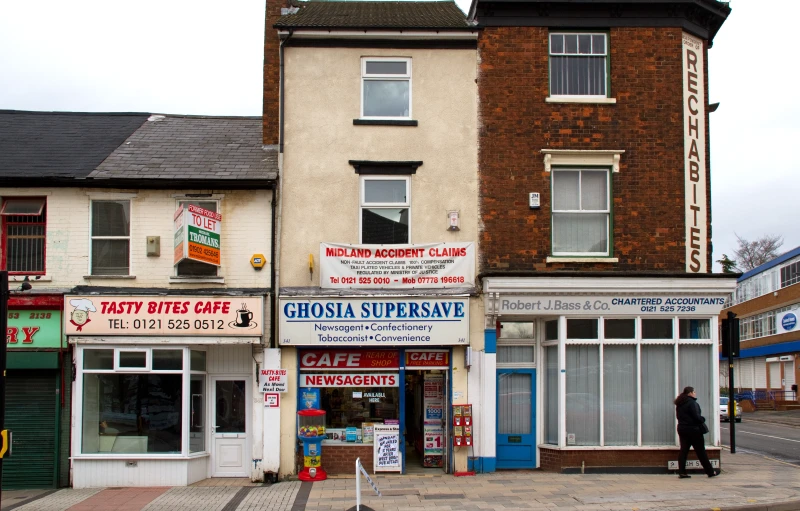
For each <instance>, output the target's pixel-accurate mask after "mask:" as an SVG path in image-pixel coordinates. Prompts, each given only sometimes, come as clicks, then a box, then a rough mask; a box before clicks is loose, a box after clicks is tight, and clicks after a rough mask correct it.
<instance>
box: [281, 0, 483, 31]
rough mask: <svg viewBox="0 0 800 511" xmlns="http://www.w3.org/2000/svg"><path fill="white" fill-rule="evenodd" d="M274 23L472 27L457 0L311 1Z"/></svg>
mask: <svg viewBox="0 0 800 511" xmlns="http://www.w3.org/2000/svg"><path fill="white" fill-rule="evenodd" d="M295 5H296V6H298V8H299V10H298V11H297V12H296V13H295V14H287V15H285V16H281V17H280V18H279V19H278V21H277V22H276V23H275V25H274V27H275V28H278V29H281V28H286V29H288V28H294V29H298V28H307V29H315V28H325V29H328V28H342V29H471V28H473V27H472V25H470V24H469V23H468V22H467V18H466V16H465V15H464V13H463V12H461V9H459V8H458V6H457V5H456V4H455V3H454V2H450V1H442V2H411V1H407V2H383V1H376V2H350V1H308V2H298V3H296V4H295Z"/></svg>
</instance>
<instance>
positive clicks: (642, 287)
mask: <svg viewBox="0 0 800 511" xmlns="http://www.w3.org/2000/svg"><path fill="white" fill-rule="evenodd" d="M735 289H736V279H720V278H703V277H697V278H621V277H601V278H598V277H536V278H531V277H486V278H485V279H484V280H483V292H484V293H500V294H523V293H535V294H549V295H558V294H561V295H563V294H606V293H624V294H636V293H647V294H676V293H679V294H721V295H727V294H730V293H732V292H733V291H734V290H735Z"/></svg>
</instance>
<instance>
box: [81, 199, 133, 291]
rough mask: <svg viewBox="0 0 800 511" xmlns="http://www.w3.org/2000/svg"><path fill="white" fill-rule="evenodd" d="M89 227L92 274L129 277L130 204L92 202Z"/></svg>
mask: <svg viewBox="0 0 800 511" xmlns="http://www.w3.org/2000/svg"><path fill="white" fill-rule="evenodd" d="M90 225H91V241H92V248H91V256H90V263H89V265H90V268H89V269H90V274H91V275H109V276H114V275H129V274H130V269H131V266H130V253H131V201H129V200H93V201H92V207H91V222H90Z"/></svg>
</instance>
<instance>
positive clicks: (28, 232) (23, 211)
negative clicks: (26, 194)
mask: <svg viewBox="0 0 800 511" xmlns="http://www.w3.org/2000/svg"><path fill="white" fill-rule="evenodd" d="M46 209H47V205H46V202H45V199H31V198H24V199H5V200H4V201H3V207H2V210H0V215H2V216H3V268H4V269H5V270H7V271H8V272H9V273H12V274H13V273H25V274H39V275H41V274H44V271H45V266H44V256H45V233H46V230H47V229H46V228H47V223H46V217H47V211H46Z"/></svg>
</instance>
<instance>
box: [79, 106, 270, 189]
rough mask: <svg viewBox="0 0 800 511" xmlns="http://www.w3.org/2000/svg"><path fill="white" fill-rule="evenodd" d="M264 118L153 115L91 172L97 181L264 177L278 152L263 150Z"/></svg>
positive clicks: (214, 179) (259, 179) (202, 179)
mask: <svg viewBox="0 0 800 511" xmlns="http://www.w3.org/2000/svg"><path fill="white" fill-rule="evenodd" d="M261 129H262V124H261V118H260V117H181V116H172V115H166V116H164V115H153V116H152V117H150V120H148V121H147V122H145V123H144V124H143V125H142V126H141V127H140V128H139V129H138V130H136V132H134V133H133V134H132V135H131V136H130V137H128V139H127V140H126V141H125V142H124V143H123V144H122V145H121V146H120V147H118V148H117V149H116V150H115V151H114V152H112V153H111V155H109V157H108V158H106V160H105V161H103V162H102V163H101V164H100V165H99V166H98V167H97V170H95V171H94V172H92V173H91V174H90V175H89V178H91V179H94V180H95V181H99V180H104V179H115V180H140V181H144V180H171V181H174V180H179V181H184V180H185V181H189V180H201V181H209V182H216V181H219V182H221V181H243V180H244V181H248V182H253V181H266V180H275V179H277V177H278V172H277V171H278V156H277V152H276V151H265V150H264V149H263V148H262V138H261Z"/></svg>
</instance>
